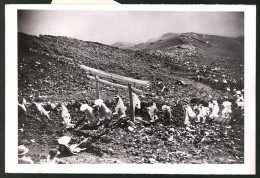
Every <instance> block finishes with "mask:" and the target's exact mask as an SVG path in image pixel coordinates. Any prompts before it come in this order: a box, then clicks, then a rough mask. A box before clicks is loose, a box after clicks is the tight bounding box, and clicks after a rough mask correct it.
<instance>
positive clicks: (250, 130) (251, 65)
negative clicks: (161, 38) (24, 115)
mask: <svg viewBox="0 0 260 178" xmlns="http://www.w3.org/2000/svg"><path fill="white" fill-rule="evenodd" d="M17 10H91V11H93V10H104V11H126V10H127V11H232V12H244V36H245V53H244V54H245V57H244V62H245V63H244V64H245V105H246V106H245V125H244V131H245V140H244V148H245V149H244V164H74V165H73V164H57V165H47V164H36V165H25V164H18V159H17V158H18V153H17V143H18V112H17V108H15V107H14V106H15V104H14V103H17V97H18V79H17V78H18V73H17V72H18V71H17V60H18V55H17V50H18V45H17V42H18V39H17V34H18V32H17V29H18V28H17ZM5 25H6V27H5V29H6V30H5V42H6V43H5V54H6V56H5V81H6V82H5V172H6V173H76V174H82V173H96V174H103V173H108V174H110V173H114V174H122V173H128V174H255V156H256V153H255V151H256V150H255V146H256V145H255V138H256V137H255V136H256V130H255V128H256V125H255V124H256V121H255V119H256V115H255V113H256V105H255V101H256V99H255V97H256V84H255V81H256V6H255V5H6V6H5Z"/></svg>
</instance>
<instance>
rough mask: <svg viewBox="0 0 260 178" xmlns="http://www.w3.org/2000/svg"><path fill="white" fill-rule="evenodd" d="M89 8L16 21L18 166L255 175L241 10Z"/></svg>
mask: <svg viewBox="0 0 260 178" xmlns="http://www.w3.org/2000/svg"><path fill="white" fill-rule="evenodd" d="M94 7H95V8H93V9H91V8H89V9H79V10H76V9H69V10H68V9H67V10H66V9H62V8H61V9H58V8H56V9H50V10H48V9H47V8H44V9H41V8H35V9H34V8H24V9H23V8H18V9H17V10H16V12H17V24H16V25H17V26H16V27H17V28H16V30H17V31H16V34H14V35H16V36H17V38H15V39H16V40H15V41H16V44H17V46H13V48H12V49H17V58H16V59H13V61H12V63H11V62H10V63H11V65H13V67H14V68H15V67H16V68H17V75H16V82H17V88H14V89H15V90H17V91H15V92H14V93H13V95H14V94H15V95H16V94H17V95H16V96H13V97H14V98H16V101H14V103H12V104H13V106H12V107H13V108H16V109H15V110H17V118H16V119H15V120H13V122H12V124H14V125H17V126H16V127H15V129H16V130H17V131H16V132H14V133H16V134H17V135H15V134H14V135H15V136H14V137H16V139H17V140H16V142H15V143H13V144H14V146H15V149H18V153H17V151H16V153H15V154H17V157H16V162H17V163H18V165H17V166H22V165H23V164H37V165H45V166H47V165H49V164H51V165H54V164H55V165H56V164H57V165H56V166H57V167H58V166H59V165H60V164H62V165H66V164H70V165H79V164H80V165H82V164H88V165H89V164H91V165H108V164H109V165H112V166H113V165H118V164H119V165H120V164H122V165H137V166H138V165H142V166H149V165H161V166H163V165H166V166H168V169H170V167H169V166H173V167H174V166H176V165H181V166H184V167H185V165H223V166H224V165H238V166H243V165H245V164H249V162H248V160H246V158H245V152H246V151H245V150H246V148H245V147H246V146H248V147H249V149H253V150H254V148H251V147H250V146H254V144H253V143H252V144H246V143H251V142H246V141H245V139H247V137H246V135H247V132H250V130H251V131H253V132H254V128H251V129H250V128H249V129H247V131H246V129H245V125H248V127H251V126H249V124H246V123H254V122H255V121H254V120H255V118H254V117H252V116H254V113H251V115H250V114H249V116H250V117H246V112H251V111H252V109H253V111H254V108H250V107H254V106H252V105H250V104H249V103H250V102H251V101H250V99H252V98H254V94H252V93H253V92H254V87H255V86H254V83H253V82H252V78H251V80H247V78H246V75H245V72H246V69H247V70H250V69H251V68H253V67H254V60H255V59H251V60H252V61H251V62H250V61H249V60H250V59H248V61H247V64H248V63H249V66H248V65H247V64H246V63H245V61H246V60H245V58H246V55H247V53H246V51H245V49H246V47H245V45H246V44H247V43H246V40H245V29H246V28H247V26H246V24H248V23H245V19H246V17H245V11H243V10H237V11H234V9H233V8H229V9H230V10H225V11H223V10H221V9H219V10H207V6H204V7H203V9H202V10H201V11H200V10H194V8H193V10H189V9H187V10H185V8H183V9H182V10H181V11H179V10H177V9H176V8H173V10H170V9H168V10H163V9H161V8H158V9H156V8H155V7H157V6H152V7H153V8H154V10H153V9H150V8H149V6H148V7H147V6H144V7H145V8H144V9H143V10H142V8H137V9H133V8H130V9H129V10H128V9H127V8H123V9H120V8H119V9H117V8H116V7H117V6H111V7H114V9H113V8H109V10H107V9H105V8H100V9H99V8H98V6H94ZM184 7H185V6H184ZM212 9H214V8H212ZM206 10H207V11H206ZM252 35H253V34H252ZM10 63H9V65H10ZM250 63H251V64H252V66H250ZM7 65H8V62H7ZM246 65H247V66H246ZM7 81H8V80H7ZM9 82H12V80H10V81H9ZM247 82H251V83H249V84H248V83H247ZM246 86H247V88H246ZM252 86H253V87H252ZM14 89H13V90H14ZM247 100H248V101H247ZM16 103H17V104H16ZM251 103H252V102H251ZM15 112H16V111H15ZM11 141H12V140H8V142H11ZM13 154H14V153H13ZM247 156H248V155H247ZM249 157H250V155H249ZM250 158H251V160H252V161H253V159H254V158H252V157H250ZM252 163H253V162H252ZM201 168H202V167H201ZM52 169H55V167H52ZM38 170H39V169H38ZM249 170H250V169H249ZM42 171H43V172H45V171H44V170H42ZM197 171H198V170H197ZM126 172H128V171H126ZM151 172H153V171H151ZM202 172H203V171H202ZM161 173H163V171H162V170H161ZM183 173H185V172H183Z"/></svg>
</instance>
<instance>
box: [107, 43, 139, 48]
mask: <svg viewBox="0 0 260 178" xmlns="http://www.w3.org/2000/svg"><path fill="white" fill-rule="evenodd" d="M135 45H136V44H134V43H127V42H116V43H113V44H111V46H114V47H118V48H121V49H129V48H132V47H134V46H135Z"/></svg>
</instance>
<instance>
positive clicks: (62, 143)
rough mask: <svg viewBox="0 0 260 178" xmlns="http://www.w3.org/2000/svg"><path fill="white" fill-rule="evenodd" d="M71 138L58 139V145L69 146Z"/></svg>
mask: <svg viewBox="0 0 260 178" xmlns="http://www.w3.org/2000/svg"><path fill="white" fill-rule="evenodd" d="M70 140H71V138H70V137H69V136H63V137H60V138H59V139H58V143H59V144H61V145H68V144H69V142H70Z"/></svg>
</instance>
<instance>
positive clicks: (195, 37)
mask: <svg viewBox="0 0 260 178" xmlns="http://www.w3.org/2000/svg"><path fill="white" fill-rule="evenodd" d="M182 45H186V46H187V45H188V46H191V47H192V48H197V49H198V50H203V51H204V52H205V53H209V56H210V55H212V54H214V55H218V56H220V55H221V56H223V55H224V56H237V57H242V56H243V55H244V53H243V51H244V40H243V37H237V38H236V37H224V36H216V35H205V34H197V33H183V34H172V33H168V34H165V35H162V37H161V38H158V39H156V40H152V41H151V40H150V41H148V42H146V43H140V44H137V45H135V46H134V47H132V49H141V50H146V51H156V50H160V51H163V52H175V50H176V48H181V47H182Z"/></svg>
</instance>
